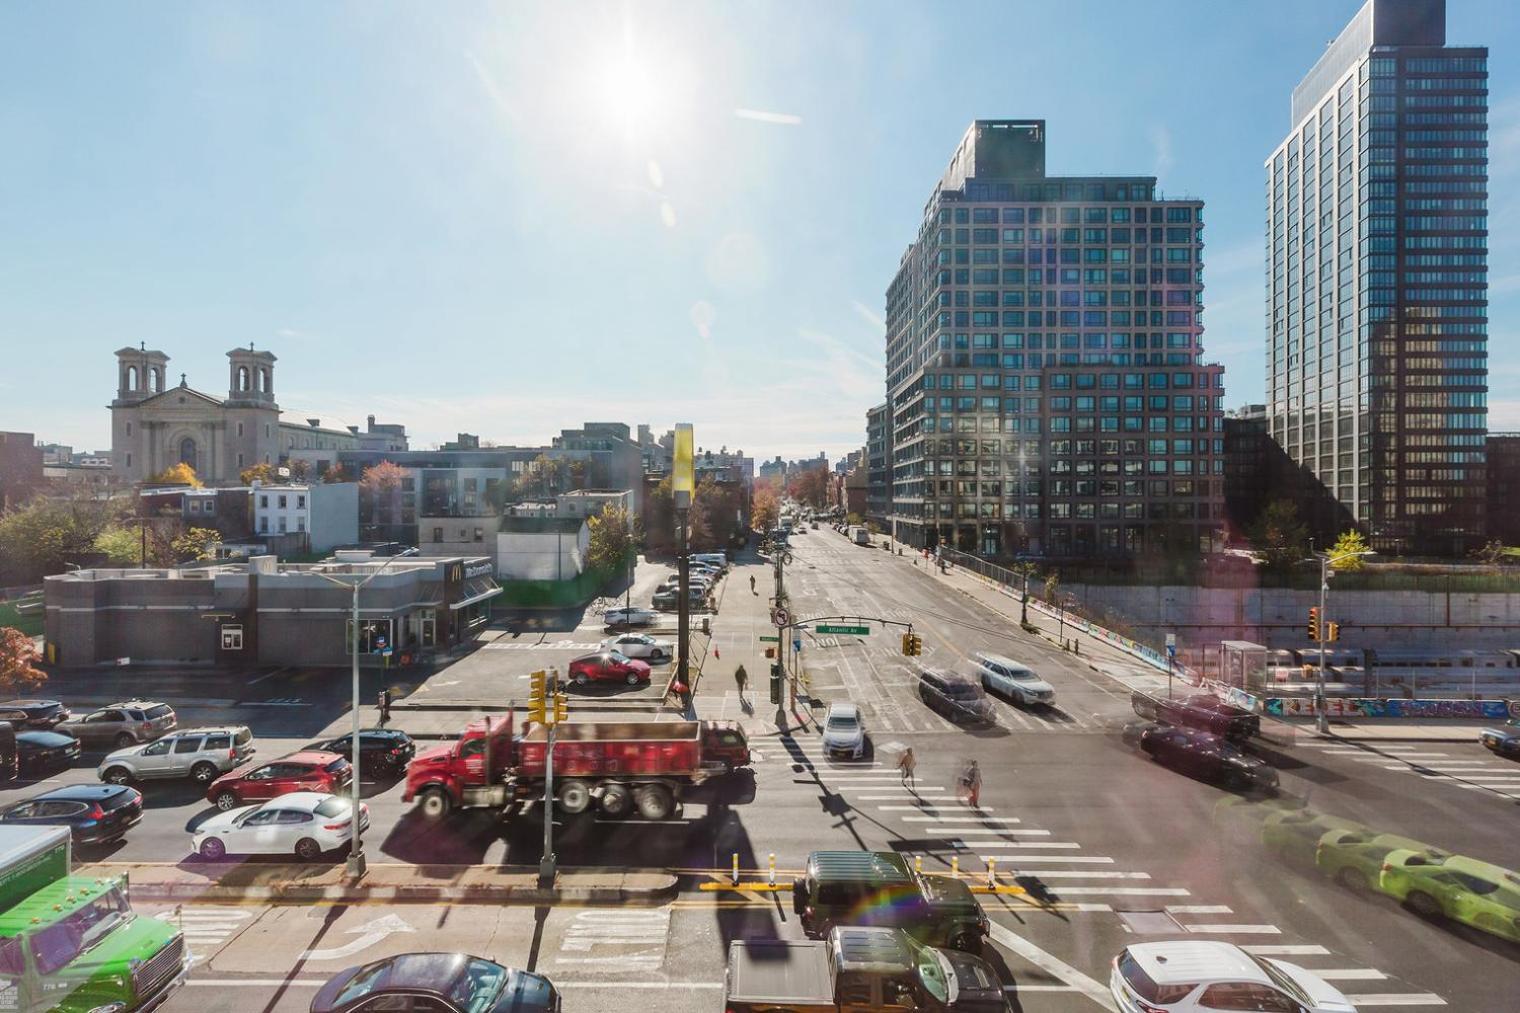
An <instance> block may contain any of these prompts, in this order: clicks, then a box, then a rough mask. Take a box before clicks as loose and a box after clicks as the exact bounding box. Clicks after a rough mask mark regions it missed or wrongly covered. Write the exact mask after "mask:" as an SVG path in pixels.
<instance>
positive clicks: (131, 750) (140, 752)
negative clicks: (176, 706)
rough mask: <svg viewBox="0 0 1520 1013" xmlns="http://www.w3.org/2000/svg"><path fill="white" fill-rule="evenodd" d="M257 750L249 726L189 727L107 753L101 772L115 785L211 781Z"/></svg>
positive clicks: (204, 782) (99, 769)
mask: <svg viewBox="0 0 1520 1013" xmlns="http://www.w3.org/2000/svg"><path fill="white" fill-rule="evenodd" d="M255 752H257V750H256V749H255V748H254V745H253V733H252V732H251V731H249V730H248V727H247V726H246V725H226V726H221V727H215V728H185V729H180V730H179V731H176V732H170V733H169V734H168V735H165V736H164V737H163V738H161V739H158V740H156V741H153V742H149V743H147V744H146V745H141V746H129V747H128V748H126V749H118V750H116V751H115V752H114V753H109V754H107V755H106V758H105V759H104V760H101V761H100V767H99V768H98V773H99V774H100V779H101V780H102V781H109V782H110V783H112V784H126V783H127V782H129V781H147V780H152V779H157V778H176V777H188V778H191V779H192V780H195V781H199V782H200V783H201V784H210V783H211V782H212V781H215V780H216V778H217V775H219V774H225V773H226V772H227V771H229V770H232V769H233V768H234V767H236V766H238V765H239V764H241V763H246V762H247V761H248V759H249V758H250V757H252V756H253V754H254V753H255Z"/></svg>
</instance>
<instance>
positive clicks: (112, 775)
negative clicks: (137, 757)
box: [100, 767, 132, 784]
mask: <svg viewBox="0 0 1520 1013" xmlns="http://www.w3.org/2000/svg"><path fill="white" fill-rule="evenodd" d="M100 779H101V780H102V781H104V782H105V783H106V784H131V783H132V772H131V771H129V770H127V768H126V767H111V768H109V769H108V770H107V771H106V772H105V773H104V774H101V775H100Z"/></svg>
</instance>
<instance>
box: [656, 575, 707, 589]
mask: <svg viewBox="0 0 1520 1013" xmlns="http://www.w3.org/2000/svg"><path fill="white" fill-rule="evenodd" d="M712 586H713V582H712V581H711V580H709V579H708V578H706V577H704V576H702V575H701V574H699V573H693V574H689V575H688V576H687V578H686V587H687V588H688V589H693V588H701V589H702V590H703V591H711V590H712ZM680 588H681V578H680V577H676V576H671V577H666V578H665V579H664V580H662V581H661V582H660V586H659V587H657V588H655V592H656V593H659V592H661V591H669V592H672V593H674V592H676V591H678V590H680Z"/></svg>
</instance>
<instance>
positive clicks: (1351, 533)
mask: <svg viewBox="0 0 1520 1013" xmlns="http://www.w3.org/2000/svg"><path fill="white" fill-rule="evenodd" d="M1366 551H1367V539H1365V538H1363V537H1362V533H1361V532H1360V531H1358V530H1356V528H1348V529H1347V530H1345V531H1343V532H1341V536H1340V537H1339V538H1337V539H1336V540H1335V545H1334V546H1332V547H1331V549H1330V558H1331V559H1333V560H1335V562H1333V563H1331V564H1330V566H1331V568H1332V569H1334V570H1338V571H1342V572H1344V573H1354V572H1355V571H1357V570H1360V569H1361V568H1362V567H1363V566H1365V565H1366V563H1365V562H1364V561H1363V559H1362V557H1361V556H1360V555H1358V553H1362V552H1366ZM1337 556H1339V557H1341V558H1339V559H1337V558H1336V557H1337Z"/></svg>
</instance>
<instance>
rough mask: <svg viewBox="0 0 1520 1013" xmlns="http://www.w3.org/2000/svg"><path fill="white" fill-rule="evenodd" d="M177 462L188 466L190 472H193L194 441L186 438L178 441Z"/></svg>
mask: <svg viewBox="0 0 1520 1013" xmlns="http://www.w3.org/2000/svg"><path fill="white" fill-rule="evenodd" d="M179 460H180V463H181V464H188V465H189V466H190V469H191V470H192V471H193V470H195V441H194V440H193V439H191V438H190V437H188V436H186V437H185V438H184V439H183V440H180V441H179Z"/></svg>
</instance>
